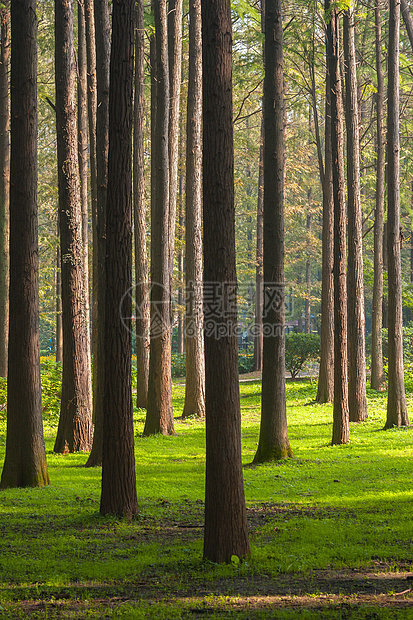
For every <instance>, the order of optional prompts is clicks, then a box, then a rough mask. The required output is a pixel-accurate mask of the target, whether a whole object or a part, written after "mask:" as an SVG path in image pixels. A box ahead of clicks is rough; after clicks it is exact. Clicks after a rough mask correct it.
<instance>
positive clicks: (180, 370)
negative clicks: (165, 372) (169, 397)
mask: <svg viewBox="0 0 413 620" xmlns="http://www.w3.org/2000/svg"><path fill="white" fill-rule="evenodd" d="M185 374H186V355H185V353H184V354H183V355H180V354H179V353H172V377H173V378H174V379H175V378H177V377H185Z"/></svg>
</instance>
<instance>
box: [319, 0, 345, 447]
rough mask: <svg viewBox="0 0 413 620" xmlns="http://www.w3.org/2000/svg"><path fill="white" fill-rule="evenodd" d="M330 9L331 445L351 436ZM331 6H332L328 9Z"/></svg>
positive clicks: (335, 53) (339, 131) (337, 96)
mask: <svg viewBox="0 0 413 620" xmlns="http://www.w3.org/2000/svg"><path fill="white" fill-rule="evenodd" d="M325 9H326V12H329V11H331V13H330V15H331V17H330V20H329V22H328V24H327V62H328V66H329V74H330V87H331V91H330V93H331V146H332V159H333V198H334V269H333V272H334V411H333V438H332V443H333V445H337V444H343V443H347V442H348V441H349V438H350V431H349V411H348V386H347V287H346V202H345V181H344V153H343V100H342V89H341V73H340V64H339V59H340V43H339V42H340V33H339V14H338V12H337V11H336V10H335V9H334V8H333V7H331V5H330V0H326V3H325ZM331 9H332V10H331Z"/></svg>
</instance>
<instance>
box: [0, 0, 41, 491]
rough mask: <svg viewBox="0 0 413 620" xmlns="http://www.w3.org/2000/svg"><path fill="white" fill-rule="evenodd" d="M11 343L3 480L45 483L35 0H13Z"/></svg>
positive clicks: (3, 485)
mask: <svg viewBox="0 0 413 620" xmlns="http://www.w3.org/2000/svg"><path fill="white" fill-rule="evenodd" d="M11 32H12V60H11V170H10V178H11V183H10V334H9V335H10V341H11V342H12V343H13V346H12V347H10V351H9V357H8V382H7V439H6V457H5V461H4V467H3V472H2V476H1V483H0V486H1V488H3V489H4V488H9V487H20V486H31V487H42V486H45V485H47V484H49V475H48V472H47V464H46V453H45V447H44V439H43V426H42V398H41V385H40V344H39V297H38V241H37V238H38V237H37V84H36V80H35V79H33V76H36V75H37V39H36V36H37V18H36V2H35V0H24V1H23V0H14V1H13V4H12V7H11Z"/></svg>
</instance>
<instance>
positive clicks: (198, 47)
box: [182, 0, 205, 417]
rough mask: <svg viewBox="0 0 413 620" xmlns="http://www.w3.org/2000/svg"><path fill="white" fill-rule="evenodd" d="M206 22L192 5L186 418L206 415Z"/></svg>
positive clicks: (197, 0)
mask: <svg viewBox="0 0 413 620" xmlns="http://www.w3.org/2000/svg"><path fill="white" fill-rule="evenodd" d="M201 29H202V20H201V0H190V1H189V76H188V105H187V144H186V238H185V266H186V269H185V277H186V295H187V298H186V308H187V315H186V384H185V404H184V410H183V413H182V416H183V417H186V416H188V415H191V414H193V413H195V414H196V415H198V416H200V417H202V416H204V415H205V358H204V332H203V327H204V324H203V317H202V199H201V183H202V182H201V163H202V153H201V120H202V36H201Z"/></svg>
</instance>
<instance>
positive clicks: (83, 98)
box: [77, 0, 93, 411]
mask: <svg viewBox="0 0 413 620" xmlns="http://www.w3.org/2000/svg"><path fill="white" fill-rule="evenodd" d="M77 11H78V28H77V36H78V53H77V65H78V71H77V74H78V79H77V106H78V132H77V133H78V157H79V180H80V204H81V213H82V245H83V277H84V281H85V325H86V338H87V343H86V354H87V356H88V361H87V365H88V368H89V369H91V363H90V303H89V203H88V169H89V157H88V151H89V142H88V100H87V92H88V85H87V74H88V71H87V51H86V50H87V47H86V14H85V3H84V0H78V1H77ZM89 373H90V371H89ZM90 381H91V376H90ZM88 392H89V397H90V402H89V409H90V411H92V406H93V405H92V384H91V385H90V387H89V389H88Z"/></svg>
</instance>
